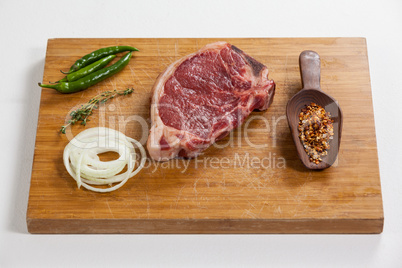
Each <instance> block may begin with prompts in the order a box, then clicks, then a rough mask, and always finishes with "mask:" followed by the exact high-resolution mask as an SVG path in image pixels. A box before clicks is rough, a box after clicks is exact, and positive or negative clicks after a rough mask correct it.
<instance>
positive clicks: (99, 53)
mask: <svg viewBox="0 0 402 268" xmlns="http://www.w3.org/2000/svg"><path fill="white" fill-rule="evenodd" d="M124 51H138V49H136V48H135V47H130V46H113V47H105V48H101V49H98V50H95V51H94V52H91V53H89V54H87V55H85V56H83V57H82V58H81V59H79V60H77V61H76V62H75V63H74V64H73V65H72V66H71V68H70V70H69V71H68V73H72V72H75V71H78V70H79V69H81V68H82V67H85V66H87V65H89V64H91V63H92V62H95V61H97V60H99V59H101V58H103V57H106V56H109V55H113V54H116V53H119V52H124Z"/></svg>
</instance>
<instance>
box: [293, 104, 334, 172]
mask: <svg viewBox="0 0 402 268" xmlns="http://www.w3.org/2000/svg"><path fill="white" fill-rule="evenodd" d="M333 122H334V120H332V119H331V115H330V113H329V112H326V111H325V109H324V108H323V107H321V106H320V105H318V104H316V103H313V102H312V103H310V105H306V107H305V108H303V109H302V110H301V112H300V114H299V128H298V129H299V138H300V140H301V142H302V144H303V146H304V150H305V151H306V153H307V154H308V156H309V157H310V161H311V162H314V163H315V164H318V163H320V162H321V161H322V157H324V156H325V155H327V154H328V150H329V149H330V146H329V141H330V140H331V139H333V136H334V126H333V124H332V123H333Z"/></svg>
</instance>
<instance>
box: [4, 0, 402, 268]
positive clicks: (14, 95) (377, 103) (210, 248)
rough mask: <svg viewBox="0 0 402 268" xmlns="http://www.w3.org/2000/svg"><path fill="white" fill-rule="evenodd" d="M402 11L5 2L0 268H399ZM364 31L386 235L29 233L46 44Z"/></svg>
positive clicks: (321, 5) (313, 4)
mask: <svg viewBox="0 0 402 268" xmlns="http://www.w3.org/2000/svg"><path fill="white" fill-rule="evenodd" d="M108 3H113V5H110V4H108ZM401 14H402V1H400V0H395V1H386V0H383V1H367V2H365V1H351V0H346V1H345V0H337V1H319V0H318V1H307V0H304V1H260V2H258V1H233V0H232V1H217V0H213V1H209V0H202V1H166V2H165V1H164V2H162V1H159V2H158V1H147V0H142V1H137V2H135V1H128V0H127V1H107V2H106V1H103V2H101V1H84V0H80V1H75V0H74V1H16V0H13V1H6V0H3V1H0V25H1V26H0V33H1V39H2V40H1V42H0V51H1V52H0V53H1V64H0V77H1V78H2V79H1V89H0V90H1V98H0V109H1V110H0V116H1V121H0V122H1V125H2V131H0V137H1V139H0V140H1V161H0V163H1V164H0V165H1V168H0V172H1V173H0V174H1V175H0V178H1V187H0V266H1V267H59V266H68V267H70V266H74V267H82V266H85V267H90V266H97V267H106V266H108V267H109V266H110V265H114V267H129V266H132V265H136V266H137V267H138V266H139V267H144V266H146V267H152V266H162V267H171V266H174V267H196V266H200V267H204V266H206V265H208V266H229V267H236V266H243V267H246V266H247V267H254V266H273V267H289V266H292V267H293V266H298V267H303V266H305V267H324V266H325V267H402V231H401V227H402V209H401V204H402V180H401V178H402V165H401V164H402V156H401V153H400V151H401V149H402V146H401V143H400V140H399V137H400V133H401V132H402V124H401V115H402V106H401V105H400V100H401V97H402V96H401V95H402V94H401V93H400V92H401V86H400V77H401V66H400V65H401V63H402V55H401V49H402V38H401V36H402V35H401V33H402V28H401V26H402V16H401ZM356 36H358V37H366V38H367V45H368V54H369V61H370V74H371V84H372V91H373V102H374V110H375V121H376V131H377V142H378V152H379V161H380V172H381V181H382V191H383V202H384V213H385V225H384V232H383V233H382V234H381V235H31V234H28V233H27V230H26V223H25V215H26V207H27V198H28V191H29V182H30V175H31V165H32V158H33V151H34V141H35V133H36V125H37V116H38V109H39V99H40V89H39V88H38V86H37V85H36V83H37V82H38V81H41V79H42V75H43V67H44V58H45V53H46V42H47V39H48V38H57V37H356ZM4 127H7V131H4V129H3V128H4Z"/></svg>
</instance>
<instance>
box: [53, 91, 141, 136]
mask: <svg viewBox="0 0 402 268" xmlns="http://www.w3.org/2000/svg"><path fill="white" fill-rule="evenodd" d="M133 92H134V89H133V88H127V89H125V90H116V89H115V90H113V91H105V92H102V93H101V94H99V95H96V96H95V97H93V98H92V99H90V100H89V101H88V102H87V103H86V104H83V105H81V107H80V108H79V109H77V110H75V111H72V112H71V113H70V116H71V119H70V120H68V122H67V124H66V125H64V126H62V127H61V128H60V132H61V133H63V134H66V129H67V127H68V126H70V125H74V124H76V123H77V122H79V121H81V125H84V126H85V125H86V124H87V122H88V121H90V120H89V119H88V117H89V116H90V115H92V113H93V110H94V109H97V108H98V107H99V104H102V103H105V102H107V101H108V100H110V99H113V98H114V97H116V96H118V95H122V96H126V95H128V94H131V93H133Z"/></svg>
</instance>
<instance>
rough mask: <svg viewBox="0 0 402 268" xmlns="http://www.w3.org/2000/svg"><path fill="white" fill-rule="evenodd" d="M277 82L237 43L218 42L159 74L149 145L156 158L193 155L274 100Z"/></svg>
mask: <svg viewBox="0 0 402 268" xmlns="http://www.w3.org/2000/svg"><path fill="white" fill-rule="evenodd" d="M274 93H275V83H274V81H273V80H269V79H268V69H267V67H266V66H264V65H263V64H261V63H260V62H258V61H257V60H255V59H254V58H252V57H250V56H248V55H247V54H246V53H244V52H243V51H241V50H240V49H238V48H237V47H235V46H233V45H231V44H229V43H226V42H217V43H213V44H209V45H206V46H205V47H203V48H202V49H200V50H199V51H197V52H195V53H193V54H190V55H188V56H186V57H184V58H182V59H180V60H178V61H176V62H174V63H172V64H171V65H170V66H169V67H167V69H166V70H165V71H164V72H163V73H162V74H160V75H159V76H158V78H157V80H156V81H155V84H154V87H153V97H152V102H151V123H152V126H151V130H150V133H149V137H148V141H147V148H148V152H149V154H150V156H151V157H152V158H153V159H154V160H157V161H165V160H169V159H171V158H174V157H177V156H179V157H186V158H192V157H196V156H197V155H199V154H200V153H201V152H202V151H203V150H205V149H206V148H208V147H209V146H210V145H211V144H213V143H214V142H216V141H218V140H220V139H222V138H224V137H225V136H226V135H227V134H228V133H229V132H230V131H231V130H232V129H234V128H236V127H237V126H239V125H241V124H242V123H243V122H244V120H245V119H246V118H247V116H248V115H249V114H250V113H251V112H252V111H253V110H255V109H257V110H265V109H267V108H268V107H269V105H270V104H271V103H272V100H273V96H274Z"/></svg>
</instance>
